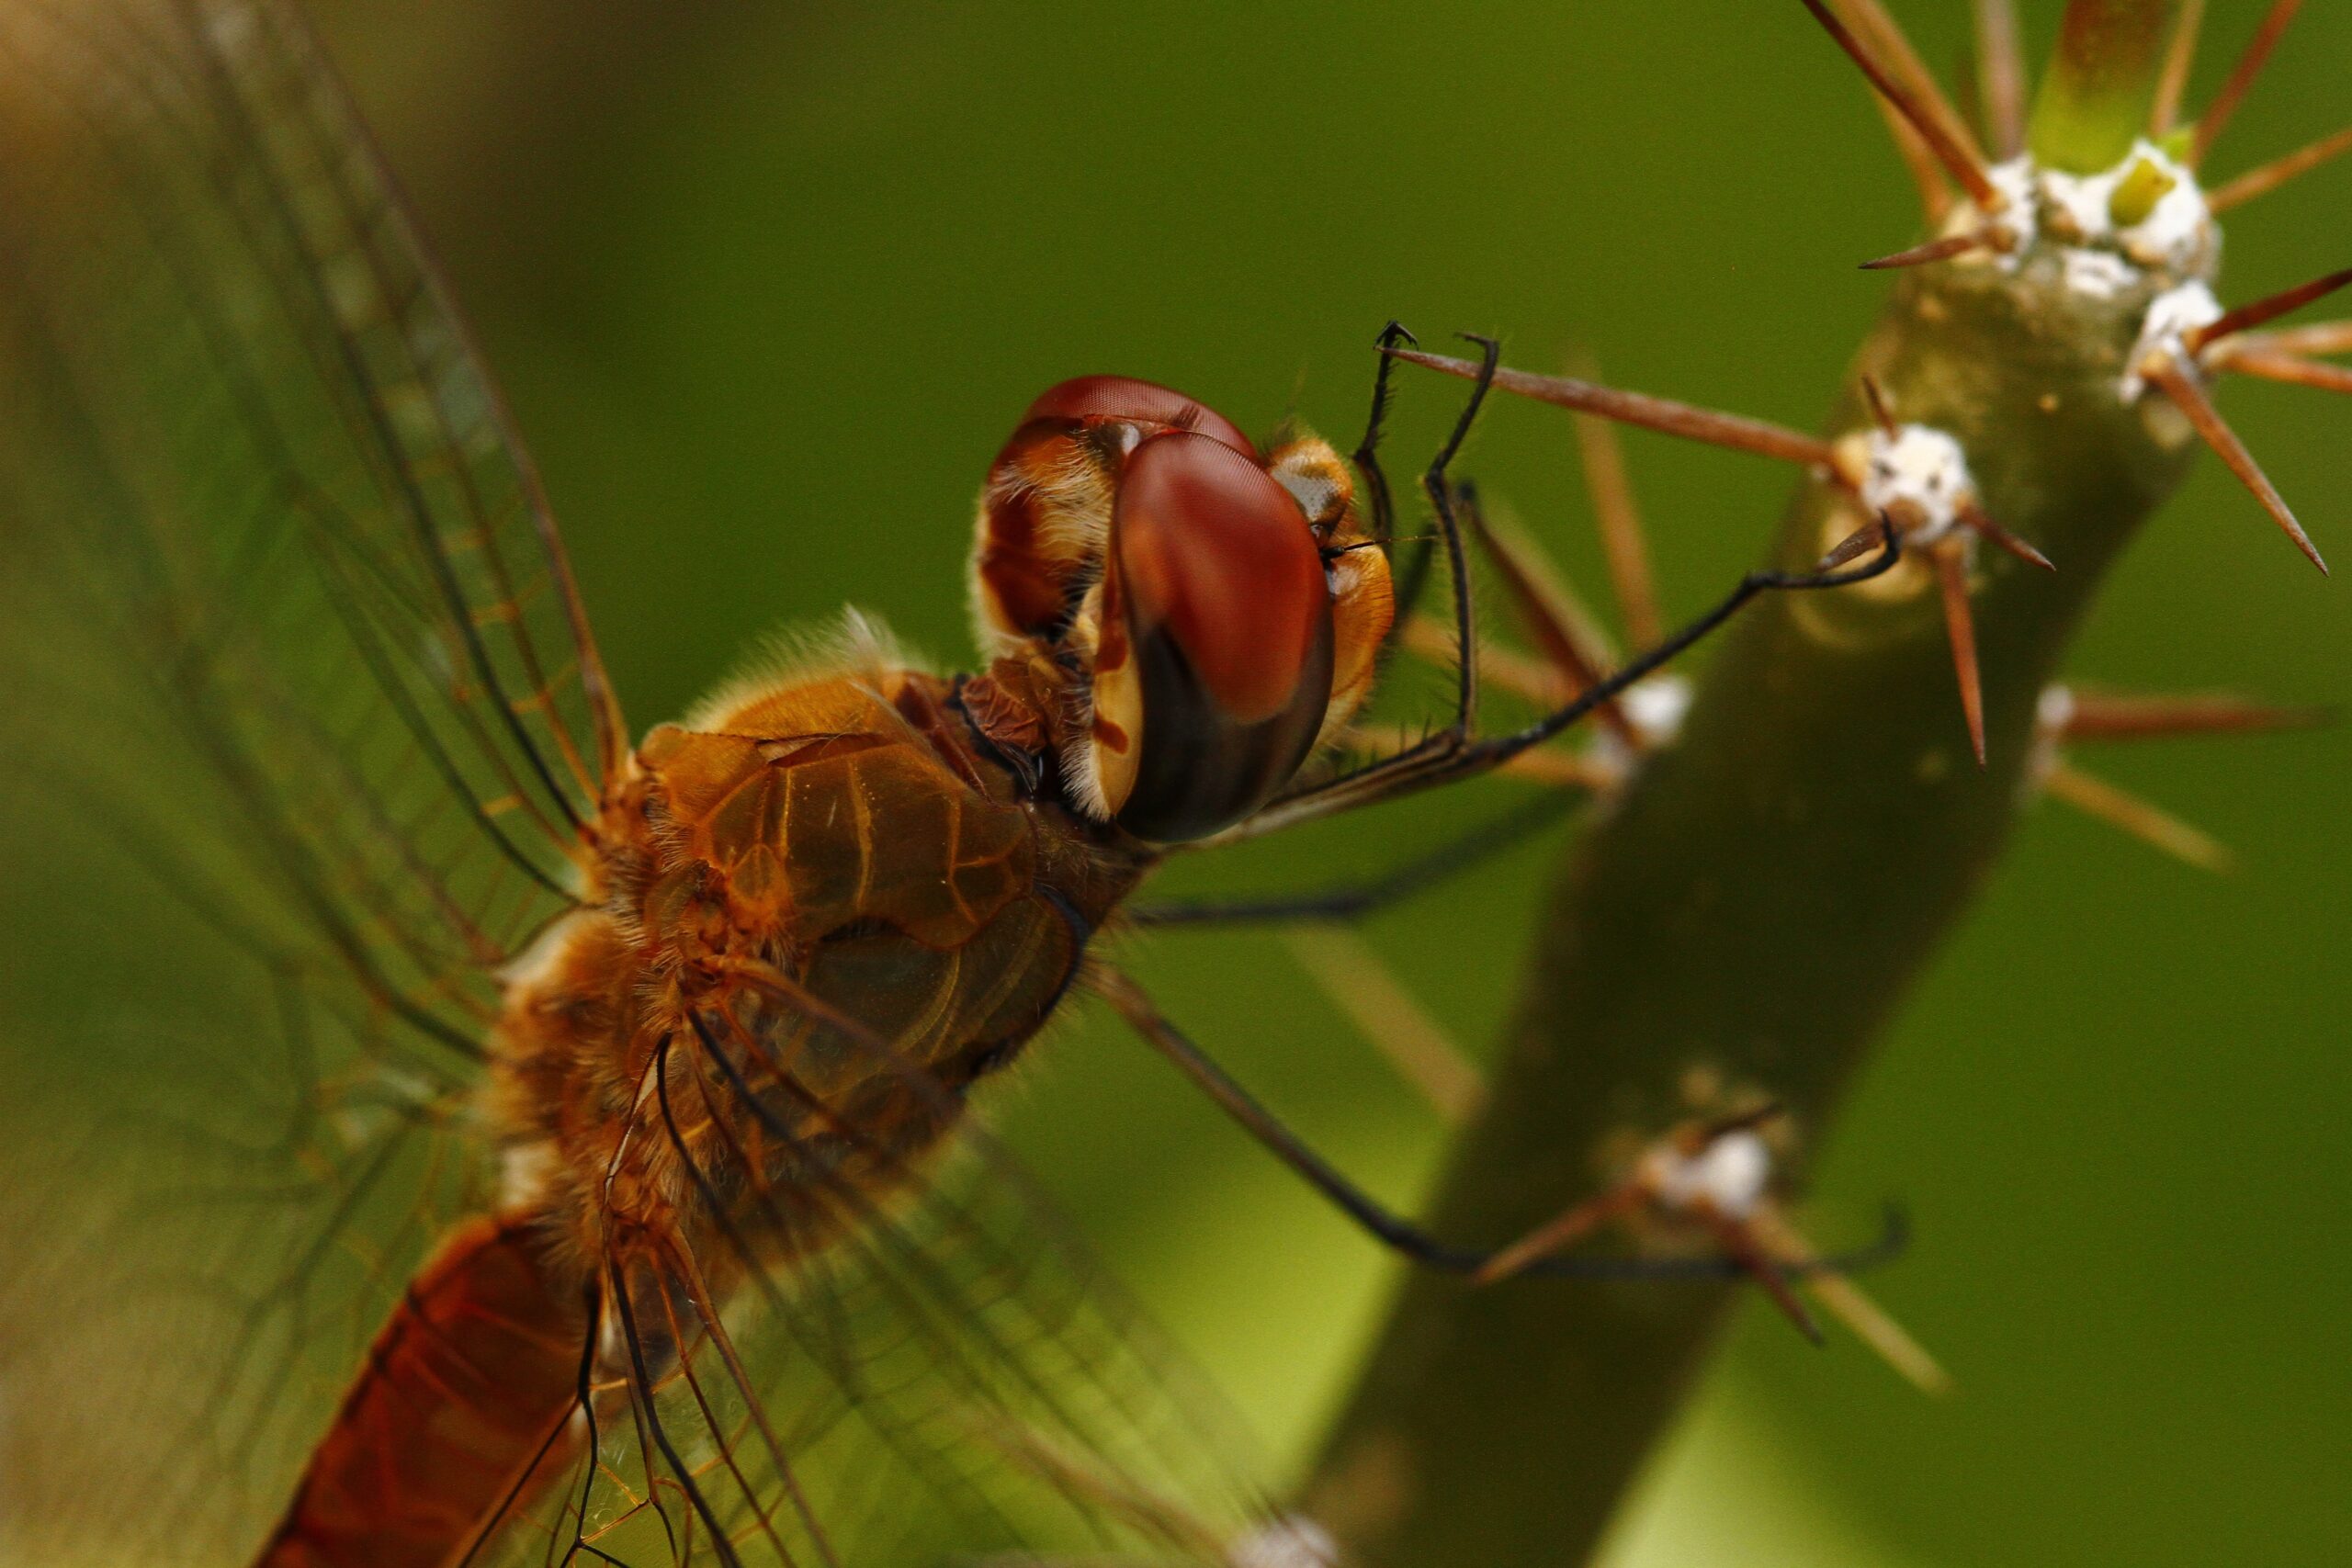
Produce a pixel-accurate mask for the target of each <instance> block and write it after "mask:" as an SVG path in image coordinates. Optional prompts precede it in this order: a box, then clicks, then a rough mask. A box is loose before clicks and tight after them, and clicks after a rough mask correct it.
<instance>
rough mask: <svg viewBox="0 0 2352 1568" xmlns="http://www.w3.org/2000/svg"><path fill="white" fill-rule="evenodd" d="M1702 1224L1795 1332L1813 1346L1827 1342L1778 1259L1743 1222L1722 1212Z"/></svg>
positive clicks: (1709, 1216)
mask: <svg viewBox="0 0 2352 1568" xmlns="http://www.w3.org/2000/svg"><path fill="white" fill-rule="evenodd" d="M1750 1218H1751V1219H1752V1218H1753V1216H1752V1215H1751V1216H1750ZM1705 1224H1706V1226H1707V1228H1708V1229H1709V1230H1711V1231H1713V1232H1714V1233H1715V1241H1716V1243H1717V1244H1718V1245H1719V1246H1721V1247H1723V1249H1724V1253H1725V1254H1726V1255H1727V1256H1729V1257H1730V1258H1732V1260H1733V1261H1734V1262H1736V1263H1737V1264H1738V1265H1739V1266H1740V1267H1741V1268H1742V1269H1747V1277H1748V1278H1749V1279H1751V1280H1755V1281H1756V1283H1757V1286H1758V1288H1759V1289H1760V1290H1762V1291H1763V1292H1764V1293H1765V1294H1766V1295H1768V1296H1770V1297H1771V1298H1772V1304H1773V1305H1774V1306H1776V1307H1779V1308H1780V1309H1781V1314H1782V1315H1784V1316H1786V1317H1787V1318H1788V1320H1789V1321H1790V1322H1791V1323H1793V1324H1795V1325H1796V1327H1797V1332H1798V1333H1799V1334H1802V1335H1804V1337H1806V1338H1807V1339H1810V1340H1812V1341H1813V1342H1814V1344H1815V1345H1816V1346H1818V1345H1826V1344H1827V1343H1828V1340H1827V1338H1826V1337H1825V1336H1824V1335H1823V1334H1822V1332H1821V1325H1820V1324H1818V1323H1816V1322H1815V1321H1814V1316H1813V1314H1811V1313H1809V1312H1807V1311H1806V1310H1805V1306H1804V1303H1803V1302H1802V1301H1799V1300H1798V1299H1797V1292H1796V1288H1795V1287H1794V1286H1793V1285H1792V1284H1790V1283H1789V1276H1788V1273H1787V1271H1786V1270H1785V1269H1782V1268H1781V1264H1780V1261H1779V1259H1777V1258H1774V1257H1773V1256H1772V1255H1771V1254H1770V1252H1769V1251H1767V1250H1766V1249H1765V1248H1764V1247H1763V1246H1762V1245H1761V1244H1760V1243H1759V1242H1758V1238H1757V1235H1756V1233H1755V1232H1754V1230H1752V1229H1751V1228H1750V1226H1749V1225H1748V1224H1746V1223H1744V1222H1742V1221H1739V1220H1735V1219H1732V1218H1730V1217H1728V1216H1726V1215H1722V1214H1709V1215H1707V1216H1705Z"/></svg>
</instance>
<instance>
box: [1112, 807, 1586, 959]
mask: <svg viewBox="0 0 2352 1568" xmlns="http://www.w3.org/2000/svg"><path fill="white" fill-rule="evenodd" d="M1578 802H1579V797H1578V796H1577V795H1574V794H1572V793H1570V792H1568V791H1566V790H1546V791H1545V792H1544V794H1543V795H1538V796H1537V797H1535V798H1534V799H1532V800H1529V801H1526V802H1524V803H1522V804H1521V805H1520V806H1518V807H1513V808H1512V809H1511V810H1510V811H1506V812H1502V813H1500V814H1498V815H1497V816H1496V817H1494V818H1490V819H1489V820H1487V821H1485V822H1481V823H1479V824H1478V825H1477V826H1476V827H1475V828H1472V829H1469V830H1467V831H1466V832H1464V833H1460V834H1457V835H1456V836H1455V837H1453V838H1452V839H1449V840H1446V841H1445V842H1443V843H1442V844H1439V845H1438V846H1437V847H1436V848H1434V849H1431V850H1427V851H1424V852H1422V853H1420V854H1418V855H1415V856H1413V857H1412V858H1411V859H1409V860H1407V861H1404V862H1402V863H1399V864H1397V865H1395V866H1392V867H1390V868H1389V869H1388V870H1386V871H1384V872H1380V873H1378V874H1374V875H1372V876H1369V877H1365V878H1363V880H1361V881H1356V882H1340V883H1334V884H1332V885H1331V886H1327V887H1318V888H1314V889H1310V890H1308V891H1306V892H1301V893H1290V894H1270V895H1267V896H1264V897H1240V898H1204V899H1168V900H1164V901H1161V902H1159V903H1146V904H1138V905H1136V907H1135V908H1132V909H1131V910H1130V911H1129V912H1128V918H1129V919H1131V920H1133V921H1134V922H1135V923H1136V925H1139V926H1237V925H1275V924H1283V923H1287V922H1292V921H1299V920H1358V919H1363V918H1364V917H1366V916H1368V915H1372V914H1375V913H1377V912H1379V911H1380V910H1382V909H1385V908H1388V907H1389V906H1391V905H1394V904H1400V903H1403V902H1404V901H1405V900H1406V899H1408V898H1412V897H1417V896H1419V895H1420V894H1422V893H1426V892H1428V891H1429V890H1430V888H1432V887H1435V886H1439V885H1440V884H1442V883H1444V882H1446V881H1449V880H1450V879H1452V878H1453V877H1455V876H1458V875H1460V874H1463V873H1464V872H1466V871H1469V870H1471V869H1472V868H1474V867H1476V866H1478V865H1481V864H1483V863H1486V862H1487V860H1489V859H1491V858H1493V857H1494V856H1496V855H1498V854H1500V853H1502V852H1504V851H1506V850H1509V849H1511V848H1512V847H1514V846H1515V845H1518V844H1522V843H1525V842H1526V841H1527V840H1529V839H1532V838H1533V837H1534V836H1535V835H1536V834H1538V833H1540V832H1542V831H1543V830H1544V829H1546V828H1548V827H1550V826H1552V824H1554V823H1555V822H1557V821H1559V820H1560V818H1563V817H1565V816H1566V815H1567V814H1568V813H1569V812H1570V811H1571V810H1573V809H1574V808H1575V807H1577V804H1578Z"/></svg>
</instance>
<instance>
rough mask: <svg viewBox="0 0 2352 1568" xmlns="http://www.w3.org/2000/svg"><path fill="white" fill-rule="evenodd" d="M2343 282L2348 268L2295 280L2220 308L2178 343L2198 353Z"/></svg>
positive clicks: (2351, 274) (2349, 275) (2350, 275)
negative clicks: (2293, 283) (2230, 307)
mask: <svg viewBox="0 0 2352 1568" xmlns="http://www.w3.org/2000/svg"><path fill="white" fill-rule="evenodd" d="M2347 283H2352V267H2346V268H2345V269H2344V270H2343V271H2341V272H2331V273H2329V274H2328V275H2327V276H2324V277H2314V278H2312V280H2311V281H2310V282H2309V283H2299V284H2297V285H2296V286H2295V287H2294V288H2284V289H2281V290H2279V291H2278V293H2276V294H2273V295H2270V296H2268V297H2267V298H2265V299H2256V300H2251V301H2249V302H2248V303H2246V304H2244V305H2240V306H2237V307H2236V308H2235V309H2233V310H2224V311H2222V314H2221V315H2220V316H2218V317H2217V318H2215V319H2214V320H2213V321H2211V323H2209V324H2208V325H2205V326H2201V327H2199V328H2197V329H2195V330H2194V331H2192V332H2187V333H2182V334H2181V342H2183V343H2184V344H2188V352H2189V353H2191V354H2195V353H2198V352H2199V351H2200V350H2201V349H2203V348H2204V346H2205V345H2206V344H2209V343H2213V342H2215V341H2217V340H2219V339H2222V338H2225V337H2228V336H2229V335H2230V334H2231V333H2246V332H2252V331H2253V330H2254V329H2255V328H2256V327H2258V326H2261V325H2262V324H2263V323H2264V322H2266V321H2277V320H2278V318H2279V317H2281V316H2284V315H2287V314H2289V313H2290V312H2291V311H2295V310H2301V309H2302V308H2303V307H2304V306H2306V305H2308V304H2310V303H2311V302H2312V300H2314V299H2325V298H2327V296H2329V295H2331V294H2333V293H2335V291H2336V290H2337V289H2339V288H2343V287H2344V286H2345V285H2346V284H2347Z"/></svg>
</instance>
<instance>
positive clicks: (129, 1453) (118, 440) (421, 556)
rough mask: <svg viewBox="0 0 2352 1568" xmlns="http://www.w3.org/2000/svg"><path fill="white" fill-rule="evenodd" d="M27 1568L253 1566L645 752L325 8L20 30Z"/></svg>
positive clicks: (4, 983) (481, 1183)
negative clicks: (522, 959)
mask: <svg viewBox="0 0 2352 1568" xmlns="http://www.w3.org/2000/svg"><path fill="white" fill-rule="evenodd" d="M0 558H5V561H6V566H5V568H0V749H5V756H6V767H5V770H0V773H5V777H6V784H0V795H5V799H6V810H5V811H0V921H5V929H6V933H7V937H6V941H7V947H8V950H9V953H10V958H11V962H10V963H9V964H6V965H0V1060H5V1062H6V1066H7V1068H8V1081H9V1083H10V1086H11V1092H10V1094H9V1096H8V1097H7V1100H6V1107H5V1110H4V1111H0V1136H5V1140H6V1141H5V1147H6V1155H5V1156H0V1158H5V1160H6V1165H7V1167H8V1168H7V1169H6V1170H5V1171H0V1175H5V1176H6V1178H7V1179H6V1180H0V1256H5V1257H6V1258H7V1260H8V1266H7V1267H6V1269H0V1560H6V1561H26V1562H75V1561H87V1562H182V1561H185V1562H231V1561H235V1560H237V1557H238V1555H239V1554H240V1553H241V1552H250V1551H251V1550H252V1547H253V1544H254V1541H255V1540H258V1538H259V1535H260V1533H261V1532H262V1531H264V1530H266V1529H267V1527H268V1524H269V1520H270V1518H271V1517H273V1516H274V1515H275V1513H276V1512H277V1510H278V1509H279V1508H282V1507H283V1506H284V1503H285V1498H286V1496H287V1495H288V1492H289V1490H290V1488H291V1486H292V1484H293V1480H294V1476H295V1474H296V1473H297V1472H298V1471H299V1469H300V1464H301V1462H302V1458H303V1455H304V1453H305V1451H306V1450H307V1448H308V1445H309V1444H311V1443H312V1442H314V1441H315V1440H316V1438H317V1436H318V1433H319V1432H320V1431H321V1430H322V1428H323V1427H324V1425H325V1423H326V1421H327V1419H328V1417H329V1416H330V1415H331V1414H332V1412H333V1411H334V1406H335V1403H336V1400H337V1399H338V1397H339V1395H340V1393H341V1390H342V1388H343V1387H344V1386H345V1384H347V1383H348V1382H349V1380H350V1377H351V1374H352V1370H353V1368H354V1367H356V1365H358V1364H359V1363H360V1359H361V1357H362V1356H363V1354H364V1352H365V1350H366V1347H367V1345H368V1339H369V1337H370V1336H371V1335H372V1334H373V1333H374V1332H375V1329H376V1326H377V1325H379V1324H380V1323H381V1322H382V1321H383V1320H384V1316H385V1314H386V1313H387V1312H388V1311H389V1310H390V1306H391V1304H392V1303H394V1302H396V1301H397V1300H398V1299H399V1295H400V1291H401V1283H402V1281H403V1280H404V1279H405V1277H406V1275H407V1272H408V1271H409V1270H410V1269H413V1266H414V1265H415V1263H416V1261H417V1259H418V1258H420V1257H422V1256H423V1255H424V1250H425V1249H426V1247H429V1245H430V1242H431V1240H432V1237H433V1235H435V1232H436V1231H437V1230H438V1229H439V1228H440V1227H441V1226H442V1225H444V1224H447V1222H448V1221H449V1220H451V1219H452V1218H454V1217H455V1216H456V1215H458V1214H459V1213H464V1212H466V1211H467V1210H468V1209H469V1208H479V1207H480V1205H481V1203H482V1202H483V1201H485V1200H486V1196H487V1191H488V1186H489V1181H490V1177H491V1173H490V1172H489V1171H488V1170H487V1169H486V1168H485V1167H486V1164H487V1162H486V1160H485V1158H484V1156H483V1155H482V1153H481V1152H480V1151H479V1149H478V1147H477V1143H478V1140H477V1139H474V1138H469V1137H468V1136H466V1135H465V1134H466V1133H467V1132H468V1131H469V1129H467V1128H465V1127H464V1126H463V1125H462V1122H463V1118H464V1115H465V1111H464V1105H463V1101H464V1097H465V1096H466V1094H467V1092H468V1091H469V1089H470V1088H471V1086H472V1085H473V1084H474V1083H475V1082H476V1081H477V1079H478V1078H479V1076H480V1068H479V1062H478V1056H479V1053H480V1050H481V1037H482V1033H483V1030H484V1027H485V1024H486V1022H487V1021H488V1020H489V1018H490V1017H491V1016H492V1011H493V1010H494V1008H495V1006H496V1002H497V998H498V983H497V979H496V970H497V968H498V966H499V965H501V964H504V963H506V962H508V961H509V960H511V959H512V958H513V957H514V956H515V954H517V953H520V952H522V951H523V950H524V949H525V948H526V946H527V944H528V942H529V941H530V940H531V938H532V936H533V934H534V933H535V932H536V931H537V930H539V929H540V928H541V927H542V926H543V925H544V924H545V922H547V921H548V919H550V918H551V917H552V916H554V915H556V914H558V913H560V911H562V910H564V909H566V908H571V906H572V905H573V903H574V901H575V900H576V898H577V897H579V896H580V890H579V889H578V888H577V887H576V886H575V881H576V872H575V869H574V868H575V865H576V864H577V857H578V853H579V851H580V849H581V847H582V840H581V836H580V832H579V828H578V824H579V823H580V822H581V821H582V820H584V819H586V818H588V817H590V816H591V815H592V814H593V812H594V809H595V806H596V802H597V799H598V797H599V795H600V793H601V790H602V788H603V783H604V780H605V777H606V776H607V775H608V774H609V773H610V772H611V771H612V769H613V767H614V766H615V765H616V760H617V759H618V757H619V756H620V754H621V751H622V747H623V733H624V732H623V729H622V727H621V719H620V716H619V714H618V712H617V709H616V706H615V705H614V703H613V702H612V699H611V697H610V694H609V693H608V692H607V691H606V689H605V682H604V676H603V673H602V670H601V667H600V665H599V663H598V661H597V658H596V653H595V649H594V645H593V642H592V641H591V639H590V637H589V635H588V631H587V626H586V623H585V621H584V618H583V617H582V614H581V612H580V609H579V604H578V599H577V596H576V594H575V592H573V589H572V586H571V579H570V575H569V570H568V569H567V567H566V565H565V562H564V558H563V554H562V548H561V545H560V541H559V539H558V537H557V535H556V532H555V528H554V525H553V522H552V520H551V519H550V517H549V516H548V511H547V508H546V505H545V502H544V501H543V499H542V498H541V497H540V495H539V492H538V489H537V482H536V480H535V479H534V478H533V477H532V474H531V470H530V468H529V465H528V460H527V458H526V457H525V456H524V454H523V452H522V450H521V448H520V446H517V445H516V444H515V441H514V440H513V439H512V437H511V435H510V434H509V432H508V429H507V424H506V419H505V415H504V412H503V410H502V408H501V407H500V405H499V402H498V399H497V394H496V392H495V390H494V389H493V388H492V385H491V383H490V381H489V378H487V376H486V375H485V374H484V373H483V372H482V370H481V367H480V365H479V363H478V361H477V360H476V358H475V356H474V355H473V353H472V352H471V349H470V347H469V344H468V343H467V341H466V338H465V334H464V331H463V329H462V327H461V326H460V324H459V323H458V320H457V317H456V316H455V314H454V312H453V311H452V310H450V309H449V307H448V305H447V300H446V299H445V297H444V294H443V292H442V290H441V288H440V286H439V284H438V282H437V280H436V279H435V277H434V276H433V273H432V270H431V267H430V265H429V264H428V263H427V261H426V260H425V258H424V254H423V252H422V251H421V250H420V249H419V248H418V246H417V244H416V243H415V242H414V239H413V235H412V232H411V229H410V225H409V223H408V220H407V219H406V217H405V216H404V214H403V213H402V212H401V209H400V206H399V203H398V199H397V197H396V196H395V195H394V193H393V192H392V189H391V187H390V184H389V183H388V181H387V180H386V179H385V178H384V176H383V175H382V174H381V171H380V168H379V163H378V161H377V159H376V158H375V156H374V154H373V152H372V151H371V150H370V149H369V147H368V143H367V141H366V139H365V136H364V133H363V131H362V130H361V129H360V127H359V125H358V123H357V121H356V118H355V117H354V116H353V114H352V111H351V109H350V107H349V105H348V104H347V102H346V101H345V98H344V96H343V95H342V94H341V92H340V91H339V89H338V88H337V87H336V86H335V85H334V81H333V79H332V77H331V76H330V75H329V74H328V73H327V72H326V70H325V68H324V66H323V63H322V61H321V60H320V58H319V56H318V54H317V52H316V51H315V49H314V47H313V45H312V42H311V39H310V38H309V36H308V34H307V33H306V32H305V31H304V29H303V27H302V25H301V23H300V18H299V17H296V16H295V15H294V14H293V13H292V12H291V10H290V9H289V8H288V6H284V5H280V4H276V3H267V0H186V3H182V0H0ZM28 1413H37V1414H28ZM12 1554H13V1555H12Z"/></svg>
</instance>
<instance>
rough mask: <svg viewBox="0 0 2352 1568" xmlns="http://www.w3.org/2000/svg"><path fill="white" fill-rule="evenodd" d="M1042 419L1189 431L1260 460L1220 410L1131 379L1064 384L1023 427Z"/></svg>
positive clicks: (1033, 405) (1088, 378)
mask: <svg viewBox="0 0 2352 1568" xmlns="http://www.w3.org/2000/svg"><path fill="white" fill-rule="evenodd" d="M1037 419H1051V420H1069V421H1073V422H1076V423H1094V422H1097V421H1107V422H1114V423H1123V424H1137V425H1142V426H1144V427H1145V428H1146V429H1151V428H1153V427H1165V428H1167V429H1170V430H1189V431H1193V432H1194V433H1196V434H1202V435H1205V436H1208V437H1209V438H1210V439H1212V440H1215V441H1219V442H1222V443H1223V444H1225V445H1226V446H1230V447H1232V448H1233V449H1234V450H1235V451H1236V452H1238V453H1240V454H1241V455H1242V456H1243V457H1249V458H1250V459H1252V460H1253V461H1254V460H1255V459H1256V457H1257V456H1258V447H1257V445H1256V443H1254V442H1252V441H1251V440H1250V438H1249V437H1248V436H1246V435H1244V434H1241V431H1240V428H1239V427H1238V426H1237V425H1236V424H1235V423H1233V422H1232V421H1231V420H1229V419H1227V418H1226V417H1225V416H1224V415H1223V414H1221V413H1218V412H1216V410H1215V409H1212V408H1210V407H1209V406H1208V405H1206V404H1205V403H1199V402H1195V401H1193V400H1192V399H1191V398H1188V397H1186V396H1185V395H1184V394H1183V393H1182V392H1179V391H1174V390H1171V389H1169V388H1166V387H1160V386H1155V385H1154V384H1153V383H1151V382H1149V381H1138V380H1136V379H1135V378H1133V377H1131V376H1080V377H1077V378H1074V379H1071V380H1068V381H1064V382H1063V383H1062V384H1061V385H1060V386H1058V387H1055V388H1052V389H1048V390H1047V391H1046V394H1045V395H1044V396H1042V397H1040V398H1039V399H1038V400H1036V401H1035V402H1034V403H1031V404H1030V405H1029V412H1028V413H1026V414H1025V415H1023V418H1022V423H1024V424H1026V423H1028V422H1029V421H1031V420H1037Z"/></svg>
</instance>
